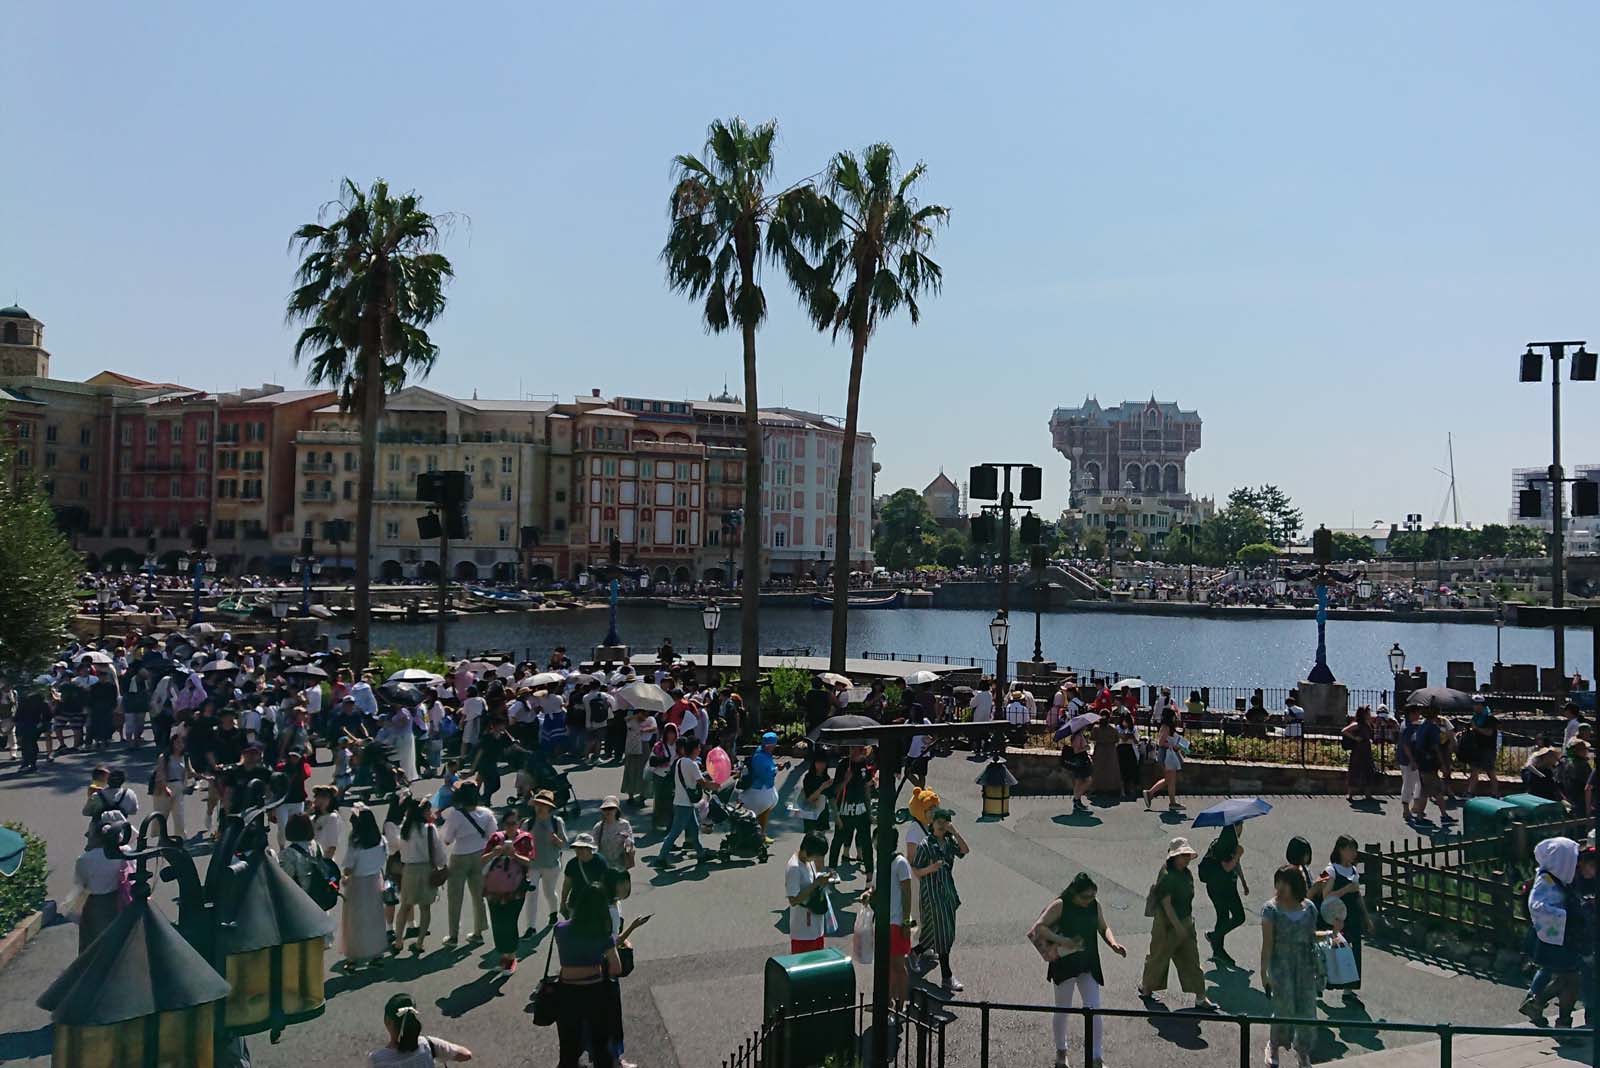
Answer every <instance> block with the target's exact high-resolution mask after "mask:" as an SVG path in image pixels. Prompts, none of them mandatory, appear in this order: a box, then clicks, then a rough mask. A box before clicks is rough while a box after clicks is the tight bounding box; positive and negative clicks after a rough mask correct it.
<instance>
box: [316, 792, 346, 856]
mask: <svg viewBox="0 0 1600 1068" xmlns="http://www.w3.org/2000/svg"><path fill="white" fill-rule="evenodd" d="M311 826H312V828H313V830H314V832H315V835H316V842H317V845H319V846H321V847H322V852H323V854H324V855H326V856H327V858H328V859H329V860H333V861H337V860H338V853H339V846H340V844H341V843H342V841H343V838H344V820H342V819H341V818H340V816H339V788H338V787H337V786H314V787H312V788H311Z"/></svg>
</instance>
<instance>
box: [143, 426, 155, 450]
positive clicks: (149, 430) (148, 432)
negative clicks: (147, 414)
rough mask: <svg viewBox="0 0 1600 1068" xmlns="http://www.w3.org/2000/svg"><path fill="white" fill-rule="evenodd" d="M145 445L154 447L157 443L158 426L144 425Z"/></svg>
mask: <svg viewBox="0 0 1600 1068" xmlns="http://www.w3.org/2000/svg"><path fill="white" fill-rule="evenodd" d="M144 443H145V444H146V445H154V444H155V443H156V425H155V424H154V423H146V424H145V425H144Z"/></svg>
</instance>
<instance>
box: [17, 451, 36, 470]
mask: <svg viewBox="0 0 1600 1068" xmlns="http://www.w3.org/2000/svg"><path fill="white" fill-rule="evenodd" d="M17 466H18V467H32V466H33V454H32V453H31V452H29V451H28V450H27V449H18V450H17Z"/></svg>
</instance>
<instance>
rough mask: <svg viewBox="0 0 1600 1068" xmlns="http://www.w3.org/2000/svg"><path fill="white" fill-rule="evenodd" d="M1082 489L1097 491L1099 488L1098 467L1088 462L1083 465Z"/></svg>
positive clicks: (1092, 462) (1091, 461)
mask: <svg viewBox="0 0 1600 1068" xmlns="http://www.w3.org/2000/svg"><path fill="white" fill-rule="evenodd" d="M1083 480H1084V487H1083V488H1084V489H1088V490H1097V489H1099V488H1100V465H1099V464H1097V463H1095V462H1094V461H1093V460H1090V461H1089V462H1088V463H1086V464H1084V465H1083Z"/></svg>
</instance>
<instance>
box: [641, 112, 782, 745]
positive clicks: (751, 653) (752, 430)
mask: <svg viewBox="0 0 1600 1068" xmlns="http://www.w3.org/2000/svg"><path fill="white" fill-rule="evenodd" d="M777 134H778V126H777V123H775V122H771V121H768V122H764V123H761V124H760V125H757V126H750V125H749V124H747V123H746V122H745V121H744V120H743V119H741V118H738V117H737V116H735V117H734V118H731V119H728V120H726V121H724V120H721V119H719V120H717V121H716V122H713V123H712V124H711V126H710V128H709V129H708V130H707V131H706V143H705V149H704V152H703V153H702V155H701V156H690V155H683V156H677V157H675V158H674V159H673V161H672V162H673V184H672V195H671V198H670V199H669V200H668V202H667V217H668V219H670V220H671V226H670V228H669V229H668V232H667V244H666V247H664V248H663V249H662V250H661V258H662V259H663V260H664V261H666V265H667V285H668V286H669V287H670V288H671V289H673V290H674V291H677V292H681V293H684V294H686V295H688V296H689V297H690V298H691V299H693V300H697V301H698V300H702V299H703V300H704V303H703V304H702V306H701V309H700V316H701V320H702V321H703V322H704V323H705V327H706V330H707V331H708V332H710V333H713V334H720V333H722V332H723V331H725V330H728V329H729V328H730V327H737V328H738V330H739V336H740V340H741V341H742V343H743V348H744V435H745V437H744V441H745V445H744V523H743V526H742V528H741V537H742V539H743V541H742V548H743V554H742V555H743V566H744V576H743V583H742V591H741V611H740V613H739V689H740V691H741V692H742V693H743V694H744V700H745V706H746V707H747V708H749V709H750V710H751V712H752V713H753V714H756V715H759V711H758V710H759V708H760V674H761V658H760V640H761V628H760V619H759V617H758V615H757V611H758V609H759V607H760V598H761V526H762V524H761V466H762V458H761V451H762V450H761V418H760V406H759V405H758V404H757V402H756V328H757V327H759V326H760V325H761V323H762V321H763V320H765V319H766V317H767V298H766V294H764V293H763V292H762V290H761V267H762V263H763V260H764V259H766V258H773V259H779V260H784V257H783V256H782V250H781V249H778V248H769V249H768V250H767V251H766V252H763V248H762V230H763V229H764V228H767V227H769V226H770V225H771V223H772V216H773V212H774V210H775V208H776V207H777V204H778V203H779V201H780V200H781V199H782V197H783V196H784V195H785V192H787V191H780V192H779V193H776V194H769V193H768V192H767V183H768V182H769V181H770V180H771V179H772V171H773V153H772V145H773V141H774V140H775V139H776V137H777ZM793 266H798V267H802V268H803V267H804V264H803V262H801V261H794V262H793Z"/></svg>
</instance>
